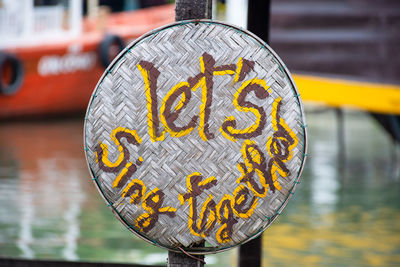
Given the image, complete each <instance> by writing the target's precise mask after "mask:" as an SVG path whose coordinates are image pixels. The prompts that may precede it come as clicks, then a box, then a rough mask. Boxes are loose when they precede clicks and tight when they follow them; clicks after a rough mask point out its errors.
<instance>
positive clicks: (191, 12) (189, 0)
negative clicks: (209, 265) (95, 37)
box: [168, 0, 212, 267]
mask: <svg viewBox="0 0 400 267" xmlns="http://www.w3.org/2000/svg"><path fill="white" fill-rule="evenodd" d="M211 16H212V0H176V1H175V21H181V20H187V19H211ZM199 246H204V242H201V243H200V244H199ZM196 258H197V259H196ZM203 266H204V255H196V256H195V257H191V256H190V255H186V254H184V253H176V252H172V251H169V252H168V267H203Z"/></svg>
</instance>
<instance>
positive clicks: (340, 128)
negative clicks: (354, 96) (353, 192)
mask: <svg viewBox="0 0 400 267" xmlns="http://www.w3.org/2000/svg"><path fill="white" fill-rule="evenodd" d="M335 111H336V119H337V138H338V139H337V140H338V168H339V171H340V173H342V172H343V170H344V164H345V162H346V144H345V129H344V114H343V110H342V109H341V108H336V109H335Z"/></svg>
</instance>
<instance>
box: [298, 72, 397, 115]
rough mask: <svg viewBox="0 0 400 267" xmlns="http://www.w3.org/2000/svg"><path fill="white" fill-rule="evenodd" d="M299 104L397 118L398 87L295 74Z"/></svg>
mask: <svg viewBox="0 0 400 267" xmlns="http://www.w3.org/2000/svg"><path fill="white" fill-rule="evenodd" d="M293 77H294V81H295V83H296V85H297V88H298V89H299V91H300V95H301V98H302V100H304V101H312V102H318V103H323V104H325V105H329V106H333V107H353V108H358V109H363V110H367V111H373V112H377V113H389V114H398V115H400V85H389V84H379V83H369V82H359V81H350V80H342V79H333V78H323V77H317V76H308V75H300V74H294V75H293Z"/></svg>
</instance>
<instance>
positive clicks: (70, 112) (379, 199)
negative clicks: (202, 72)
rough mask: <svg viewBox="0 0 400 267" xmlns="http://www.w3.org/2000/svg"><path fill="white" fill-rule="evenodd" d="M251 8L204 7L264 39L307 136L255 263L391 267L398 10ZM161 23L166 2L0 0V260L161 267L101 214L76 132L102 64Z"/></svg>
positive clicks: (234, 253)
mask: <svg viewBox="0 0 400 267" xmlns="http://www.w3.org/2000/svg"><path fill="white" fill-rule="evenodd" d="M260 2H262V3H261V5H264V7H265V3H266V2H268V1H254V0H249V1H247V0H226V1H214V2H213V17H214V18H215V19H217V20H221V21H227V22H230V23H233V24H237V25H239V26H242V27H243V28H249V30H251V31H253V29H254V32H255V33H257V34H259V35H260V36H261V37H263V38H264V40H265V41H268V42H269V44H270V46H271V47H272V48H273V49H274V50H275V51H276V52H277V53H278V55H279V56H280V57H281V58H282V60H283V61H284V62H285V64H286V65H287V67H288V68H289V70H290V71H291V72H292V73H293V74H294V79H295V82H296V84H297V86H298V88H299V91H300V93H301V95H302V98H303V101H304V103H305V112H306V121H307V125H308V134H309V136H308V138H309V145H308V150H309V151H308V153H309V158H308V160H307V162H306V165H305V169H304V172H303V175H302V177H301V184H300V185H299V187H298V189H297V191H296V194H295V195H294V197H293V198H292V201H290V202H289V204H288V206H287V207H286V209H285V210H284V212H283V213H282V214H281V216H279V218H278V219H277V221H276V222H275V223H274V224H272V226H271V227H270V228H269V229H267V230H266V231H265V232H264V234H263V237H262V264H263V266H399V265H400V223H399V222H400V145H399V142H400V55H399V51H400V2H399V1H398V0H380V1H374V0H323V1H322V0H272V1H270V6H268V5H267V7H265V8H263V9H259V10H258V11H257V12H256V13H254V7H257V3H260ZM269 14H270V16H269ZM248 16H251V17H252V18H254V17H255V18H257V20H256V21H254V19H253V20H251V19H250V20H249V17H248ZM173 21H174V4H173V1H163V0H153V1H150V0H141V1H138V0H125V1H123V0H121V1H116V0H114V1H111V0H110V1H105V0H103V1H102V0H97V1H91V0H86V1H80V0H47V1H46V0H35V1H33V0H24V1H13V0H0V78H1V79H0V262H1V258H3V259H5V258H7V259H8V258H17V259H36V260H37V259H39V260H63V261H64V260H65V261H85V262H87V261H89V262H109V263H128V264H134V263H137V264H148V265H163V264H164V265H165V264H166V259H167V251H165V250H163V249H160V248H157V247H155V246H152V245H150V244H147V243H146V242H144V241H142V240H140V239H138V238H136V237H135V236H134V235H133V234H131V233H130V232H129V231H128V230H127V229H126V228H124V227H123V225H122V224H121V223H120V222H119V221H118V220H116V219H115V218H114V215H113V214H112V213H111V212H110V210H109V209H108V208H107V206H106V205H105V203H104V201H103V199H102V198H101V197H100V195H99V193H98V192H97V190H96V188H95V186H94V184H93V183H92V181H91V179H90V175H89V171H88V169H87V166H86V162H85V158H84V153H83V152H84V151H83V137H82V133H83V124H84V111H85V109H86V106H87V104H88V102H89V98H90V95H91V93H92V91H93V89H94V88H95V86H96V83H97V81H98V80H99V79H100V76H101V75H102V73H103V72H104V69H105V67H106V66H107V65H108V64H109V63H110V62H111V61H112V59H113V57H115V56H116V55H117V54H118V52H119V51H120V50H121V49H122V48H123V47H124V46H125V45H127V44H128V43H129V42H130V41H132V40H134V39H135V38H138V37H139V36H140V35H142V34H143V33H145V32H147V31H150V30H152V29H153V28H156V27H159V26H162V25H164V24H167V23H170V22H173ZM258 31H261V33H259V32H258ZM263 33H265V34H263ZM267 39H269V40H267ZM237 257H238V250H237V249H233V250H230V251H227V252H223V253H219V254H215V255H210V256H206V262H207V266H237ZM0 265H1V263H0Z"/></svg>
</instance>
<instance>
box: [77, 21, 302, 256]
mask: <svg viewBox="0 0 400 267" xmlns="http://www.w3.org/2000/svg"><path fill="white" fill-rule="evenodd" d="M84 134H85V137H84V139H85V140H84V142H85V152H86V157H87V162H88V165H89V168H90V170H91V173H92V176H93V180H94V182H95V184H96V185H97V187H98V189H99V191H100V193H101V194H102V196H103V197H104V199H105V200H106V202H107V204H108V205H109V206H110V208H111V209H112V211H113V212H114V213H115V215H116V216H117V218H118V219H120V220H121V221H122V222H123V223H124V224H125V225H126V226H127V227H128V228H129V229H130V230H132V231H133V232H134V233H136V234H137V235H139V236H141V237H142V238H144V239H145V240H147V241H149V242H152V243H153V244H156V245H158V246H161V247H164V248H168V249H171V250H176V251H178V247H185V249H186V250H188V251H190V252H192V253H212V252H216V251H221V250H224V249H228V248H231V247H234V246H236V245H239V244H242V243H244V242H246V241H248V240H250V239H252V238H254V237H256V236H257V235H259V234H260V233H261V232H262V231H263V230H264V229H265V228H266V227H268V226H269V225H270V224H271V222H272V221H273V220H274V219H275V218H276V217H277V216H278V215H279V213H280V211H281V210H282V209H283V208H284V206H285V205H286V204H287V201H288V200H289V198H290V196H291V195H292V194H293V192H294V189H295V187H296V185H297V183H298V179H299V177H300V173H301V170H302V167H303V165H304V160H305V155H306V131H305V122H304V114H303V110H302V104H301V100H300V98H299V95H298V91H297V89H296V88H295V85H294V83H293V82H292V79H291V77H290V74H289V72H288V71H287V69H286V68H285V67H284V65H283V63H282V62H281V60H280V59H279V58H278V57H277V56H276V55H275V53H274V52H273V51H272V50H271V48H269V47H268V46H267V45H265V44H264V43H263V42H262V41H261V40H259V39H258V38H257V37H256V36H254V35H252V34H250V33H248V32H246V31H243V30H241V29H238V28H235V27H234V26H230V25H226V24H222V23H218V22H211V21H184V22H179V23H175V24H171V25H168V26H165V27H163V28H160V29H157V30H154V31H153V32H151V33H148V34H146V35H144V36H142V37H141V38H139V39H138V40H136V41H134V42H133V43H131V44H130V45H129V46H128V47H127V48H126V49H125V50H124V51H123V52H122V53H121V54H120V55H119V56H118V57H117V58H116V59H115V60H114V62H113V63H112V64H111V65H110V66H109V68H108V69H107V70H106V72H105V73H104V75H103V77H102V78H101V80H100V81H99V84H98V85H97V87H96V89H95V90H94V93H93V96H92V98H91V101H90V103H89V107H88V111H87V115H86V119H85V133H84ZM202 240H206V242H207V246H206V247H205V248H192V247H191V246H193V245H194V244H196V243H197V242H199V241H202Z"/></svg>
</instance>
